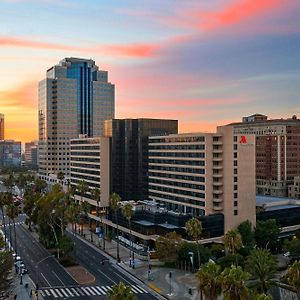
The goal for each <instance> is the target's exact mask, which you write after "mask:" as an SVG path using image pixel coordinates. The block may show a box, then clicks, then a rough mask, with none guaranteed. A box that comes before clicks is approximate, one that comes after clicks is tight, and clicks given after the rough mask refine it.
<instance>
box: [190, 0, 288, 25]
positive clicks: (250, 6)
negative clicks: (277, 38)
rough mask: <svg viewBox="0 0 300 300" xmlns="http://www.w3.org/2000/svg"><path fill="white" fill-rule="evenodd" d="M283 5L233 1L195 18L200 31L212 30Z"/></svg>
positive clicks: (273, 0)
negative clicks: (219, 8) (197, 19)
mask: <svg viewBox="0 0 300 300" xmlns="http://www.w3.org/2000/svg"><path fill="white" fill-rule="evenodd" d="M285 5H286V3H285V2H284V1H282V0H235V1H233V2H232V3H230V4H229V5H228V6H225V7H223V9H221V10H217V11H215V12H199V13H197V14H196V16H197V17H198V18H199V21H198V24H199V26H200V27H201V29H204V30H212V29H216V28H220V27H223V26H228V25H233V24H237V23H240V22H242V21H244V20H248V19H250V18H252V17H255V16H257V15H263V14H264V13H267V12H269V11H272V10H275V9H278V8H280V7H282V6H285ZM192 14H193V13H192Z"/></svg>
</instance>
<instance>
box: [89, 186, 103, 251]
mask: <svg viewBox="0 0 300 300" xmlns="http://www.w3.org/2000/svg"><path fill="white" fill-rule="evenodd" d="M100 196H101V191H100V189H98V188H94V189H92V190H91V198H92V199H93V200H94V201H96V202H97V206H96V216H97V219H96V229H99V203H100ZM101 226H102V217H101ZM91 236H92V235H91ZM103 240H104V238H103ZM99 247H100V240H99ZM103 248H104V247H103Z"/></svg>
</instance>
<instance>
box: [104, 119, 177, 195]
mask: <svg viewBox="0 0 300 300" xmlns="http://www.w3.org/2000/svg"><path fill="white" fill-rule="evenodd" d="M172 133H178V121H177V120H164V119H113V120H108V121H105V133H104V134H105V136H106V137H110V138H111V193H118V194H119V195H120V196H121V198H122V200H144V199H147V198H148V174H147V172H148V137H149V136H150V135H166V134H172Z"/></svg>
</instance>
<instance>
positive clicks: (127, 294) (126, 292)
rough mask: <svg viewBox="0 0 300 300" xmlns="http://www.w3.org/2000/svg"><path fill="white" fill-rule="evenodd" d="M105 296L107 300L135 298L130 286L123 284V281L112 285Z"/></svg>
mask: <svg viewBox="0 0 300 300" xmlns="http://www.w3.org/2000/svg"><path fill="white" fill-rule="evenodd" d="M107 298H108V300H136V297H135V295H134V294H133V292H132V291H131V288H130V286H127V285H125V284H124V283H123V282H120V283H119V284H118V285H114V286H112V288H111V289H110V290H109V292H108V293H107Z"/></svg>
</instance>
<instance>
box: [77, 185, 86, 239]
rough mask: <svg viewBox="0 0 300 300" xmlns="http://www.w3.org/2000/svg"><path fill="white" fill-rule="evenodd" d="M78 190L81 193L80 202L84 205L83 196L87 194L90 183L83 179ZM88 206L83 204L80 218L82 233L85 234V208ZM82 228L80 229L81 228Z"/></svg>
mask: <svg viewBox="0 0 300 300" xmlns="http://www.w3.org/2000/svg"><path fill="white" fill-rule="evenodd" d="M77 190H78V192H79V195H80V203H81V205H82V203H83V197H84V196H85V194H86V193H87V192H88V191H89V185H88V184H87V182H86V181H84V180H81V181H79V183H78V185H77ZM85 208H86V207H85V206H81V213H80V215H79V220H80V228H81V234H83V222H84V215H85V213H84V209H85ZM79 230H80V229H79Z"/></svg>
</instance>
